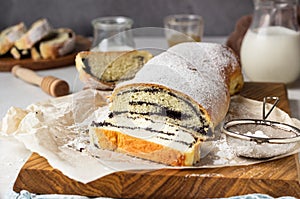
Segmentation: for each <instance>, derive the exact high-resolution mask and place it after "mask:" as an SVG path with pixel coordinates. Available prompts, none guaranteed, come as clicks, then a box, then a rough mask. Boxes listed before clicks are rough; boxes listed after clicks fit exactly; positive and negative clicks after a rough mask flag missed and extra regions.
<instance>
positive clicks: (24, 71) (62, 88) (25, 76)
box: [11, 65, 69, 97]
mask: <svg viewBox="0 0 300 199" xmlns="http://www.w3.org/2000/svg"><path fill="white" fill-rule="evenodd" d="M11 71H12V74H13V75H14V76H16V77H18V78H20V79H22V80H24V81H26V82H28V83H31V84H34V85H37V86H39V87H41V89H42V90H43V91H45V92H46V93H48V94H49V95H51V96H54V97H59V96H63V95H67V94H69V85H68V83H67V82H66V81H64V80H61V79H58V78H56V77H53V76H45V77H41V76H38V75H37V74H36V73H35V72H34V71H33V70H30V69H28V68H23V67H21V66H19V65H16V66H14V67H13V68H12V70H11Z"/></svg>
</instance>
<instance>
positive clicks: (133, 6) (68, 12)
mask: <svg viewBox="0 0 300 199" xmlns="http://www.w3.org/2000/svg"><path fill="white" fill-rule="evenodd" d="M252 10H253V4H252V0H0V30H2V29H3V28H5V27H7V26H10V25H13V24H16V23H18V22H20V21H24V22H25V24H26V25H27V26H29V25H30V24H31V23H33V22H34V21H35V20H37V19H39V18H42V17H45V18H47V19H48V20H49V22H50V23H51V24H52V25H53V27H69V28H72V29H73V30H75V32H76V33H77V34H82V35H84V36H91V35H92V30H93V29H92V26H91V23H90V21H91V20H92V19H94V18H97V17H101V16H113V15H123V16H128V17H130V18H132V19H133V20H134V28H137V27H163V18H164V17H165V16H167V15H170V14H179V13H191V14H199V15H201V16H203V18H204V20H205V32H204V34H205V35H209V36H218V35H222V36H223V35H228V34H230V32H232V31H233V29H234V26H235V23H236V21H237V20H238V19H239V18H240V17H241V16H243V15H246V14H249V13H252Z"/></svg>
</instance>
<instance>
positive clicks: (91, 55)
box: [75, 50, 152, 89]
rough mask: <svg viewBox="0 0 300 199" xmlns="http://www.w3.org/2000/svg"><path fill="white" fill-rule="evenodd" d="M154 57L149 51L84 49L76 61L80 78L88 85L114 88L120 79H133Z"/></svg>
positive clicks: (98, 87)
mask: <svg viewBox="0 0 300 199" xmlns="http://www.w3.org/2000/svg"><path fill="white" fill-rule="evenodd" d="M151 58H152V55H151V53H149V52H147V51H138V50H133V51H112V52H93V51H83V52H80V53H78V54H77V56H76V59H75V63H76V68H77V70H78V73H79V78H80V80H81V81H82V82H84V83H85V84H86V85H87V86H89V87H92V88H97V89H112V88H114V87H115V84H116V83H117V82H119V81H124V80H128V79H132V78H133V77H134V75H135V74H136V72H137V71H138V70H139V69H140V68H141V67H142V66H143V65H144V64H145V63H146V62H147V61H148V60H150V59H151Z"/></svg>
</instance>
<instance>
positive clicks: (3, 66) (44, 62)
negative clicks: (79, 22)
mask: <svg viewBox="0 0 300 199" xmlns="http://www.w3.org/2000/svg"><path fill="white" fill-rule="evenodd" d="M90 46H91V41H90V40H89V39H88V38H85V37H83V36H77V37H76V44H75V50H74V51H73V52H72V53H70V54H68V55H65V56H62V57H58V58H56V59H40V60H36V61H35V60H33V59H31V58H25V59H20V60H18V59H14V58H12V57H0V72H4V71H6V72H8V71H11V69H12V67H13V66H15V65H21V66H22V67H25V68H29V69H32V70H42V69H50V68H57V67H62V66H69V65H74V64H75V57H76V54H77V53H78V52H80V51H84V50H89V48H90Z"/></svg>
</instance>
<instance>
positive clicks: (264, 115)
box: [262, 97, 279, 120]
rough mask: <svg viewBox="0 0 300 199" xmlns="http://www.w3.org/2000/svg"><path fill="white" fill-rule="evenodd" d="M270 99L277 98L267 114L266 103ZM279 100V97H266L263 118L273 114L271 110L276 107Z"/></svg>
mask: <svg viewBox="0 0 300 199" xmlns="http://www.w3.org/2000/svg"><path fill="white" fill-rule="evenodd" d="M268 100H275V102H274V103H273V105H272V107H271V109H270V110H269V112H268V113H267V114H266V103H267V102H268ZM278 102H279V97H264V101H263V110H262V112H263V115H262V119H263V120H266V119H267V118H268V117H269V115H270V114H271V112H272V111H273V109H274V108H275V107H276V105H277V104H278Z"/></svg>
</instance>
